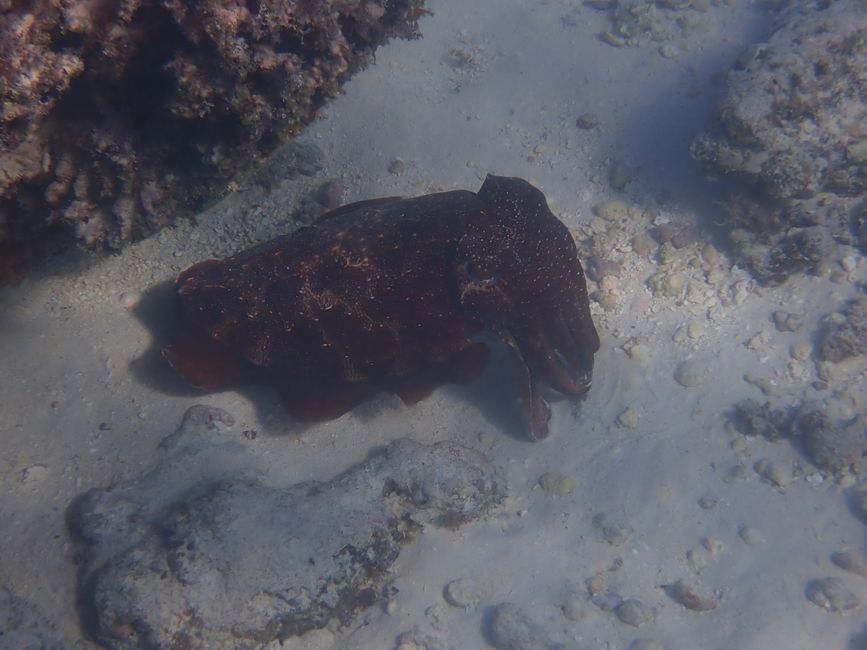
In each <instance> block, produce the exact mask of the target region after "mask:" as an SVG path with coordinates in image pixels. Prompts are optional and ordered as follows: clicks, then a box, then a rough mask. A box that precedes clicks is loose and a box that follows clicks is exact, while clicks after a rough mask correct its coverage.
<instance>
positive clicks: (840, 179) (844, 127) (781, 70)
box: [692, 0, 867, 284]
mask: <svg viewBox="0 0 867 650" xmlns="http://www.w3.org/2000/svg"><path fill="white" fill-rule="evenodd" d="M865 69H867V11H865V6H864V2H863V0H839V1H838V2H830V3H829V2H821V1H817V0H803V1H800V2H796V3H793V4H792V5H791V6H790V7H789V9H787V10H786V11H784V12H783V13H782V14H781V17H780V19H779V21H778V24H777V27H776V29H775V31H774V32H773V33H772V34H771V35H770V37H769V38H768V39H767V40H766V41H765V42H762V43H758V44H756V45H754V46H752V47H750V48H748V49H747V50H746V51H745V52H743V53H742V54H741V55H740V56H739V57H738V59H737V60H736V61H735V64H734V66H733V69H732V70H730V71H729V72H728V74H727V76H726V78H725V84H724V90H723V93H722V96H721V98H720V100H719V102H718V105H717V107H716V110H715V113H714V116H713V119H712V121H711V124H710V125H709V128H708V129H707V130H706V131H705V132H704V133H702V134H701V135H699V136H698V137H697V138H696V139H695V140H694V141H693V143H692V154H693V156H694V157H695V158H696V159H697V160H698V161H700V162H701V163H702V165H703V166H704V168H705V170H706V171H707V172H708V173H709V174H710V175H711V176H714V177H728V178H730V179H732V180H733V181H734V182H735V186H736V191H735V193H734V194H733V197H732V200H731V202H730V204H729V209H728V211H727V215H726V216H727V221H728V224H729V226H730V228H732V229H734V230H736V232H737V233H738V234H737V238H736V241H735V243H736V249H737V253H738V255H739V257H740V258H741V260H743V261H744V262H745V264H746V265H747V266H748V267H750V268H751V269H752V270H753V271H754V272H755V274H756V276H757V278H758V279H759V280H761V281H762V282H765V283H769V284H773V283H777V282H780V281H782V280H783V279H785V278H786V277H787V276H788V275H791V274H792V273H795V272H800V271H804V270H811V269H813V268H814V267H815V266H816V264H817V261H816V259H814V258H815V257H816V256H818V257H822V256H823V255H824V256H827V251H828V250H829V249H828V247H827V246H825V245H824V244H823V245H816V242H818V241H819V239H817V236H816V235H815V234H813V235H810V236H809V239H810V241H808V242H806V247H807V249H809V252H808V254H807V255H803V254H796V255H791V253H793V252H797V251H799V250H800V249H801V248H803V246H801V244H803V243H804V242H803V241H802V240H803V239H804V237H805V235H804V234H803V233H806V232H809V229H810V228H812V227H816V226H818V227H821V228H822V229H823V230H825V231H826V235H825V236H826V237H827V238H828V239H834V240H837V241H841V242H844V243H849V244H851V243H857V242H858V238H859V229H860V228H862V225H861V224H860V223H859V222H858V215H857V214H856V212H857V210H856V207H857V206H858V205H859V204H860V203H861V202H862V201H863V200H864V199H865V198H867V126H865V125H867V77H865V75H864V70H865ZM805 229H807V230H805ZM861 240H862V241H861V244H862V245H863V237H861ZM823 251H824V252H823ZM790 257H792V261H791V263H789V262H788V260H789V258H790Z"/></svg>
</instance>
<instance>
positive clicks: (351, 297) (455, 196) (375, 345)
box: [163, 176, 599, 440]
mask: <svg viewBox="0 0 867 650" xmlns="http://www.w3.org/2000/svg"><path fill="white" fill-rule="evenodd" d="M175 290H176V294H177V300H178V304H179V306H180V310H181V315H182V318H183V322H184V324H185V329H184V330H183V333H182V334H181V335H180V336H179V337H178V338H177V339H176V340H175V341H174V342H173V343H172V344H171V345H169V346H167V347H166V348H164V349H163V355H164V356H165V358H166V359H167V360H168V362H169V363H170V364H171V365H172V366H173V367H174V368H175V369H176V370H177V371H178V372H179V373H180V374H181V375H182V376H183V377H184V378H185V379H186V380H187V381H189V382H190V383H191V384H193V385H195V386H198V387H201V388H203V389H210V390H214V389H220V388H225V387H229V386H232V385H237V384H241V383H246V382H261V383H269V384H273V385H275V386H276V387H277V389H278V390H279V392H280V394H281V396H282V398H283V401H284V403H285V406H286V409H287V411H288V412H289V414H290V415H292V416H294V417H297V418H300V419H304V420H311V421H319V420H328V419H332V418H336V417H338V416H340V415H342V414H343V413H345V412H347V411H348V410H350V409H352V408H353V407H354V406H356V405H357V404H359V403H360V402H362V401H364V400H366V399H367V398H369V397H371V396H372V395H374V394H376V393H378V392H380V391H391V392H393V393H396V394H397V395H398V396H400V397H401V398H402V399H403V401H404V402H406V403H414V402H417V401H418V400H420V399H422V398H423V397H425V396H426V395H428V394H429V393H430V392H431V391H432V390H434V388H436V387H437V386H439V385H441V384H444V383H448V382H456V383H461V382H466V381H468V380H470V379H472V378H473V377H475V376H476V375H478V374H479V373H480V372H481V370H482V368H483V367H484V365H485V363H486V362H487V360H488V358H489V356H490V351H489V349H488V347H487V345H486V344H485V343H483V342H481V341H479V340H478V338H479V335H480V334H481V333H482V332H484V331H488V332H490V333H492V334H493V335H494V336H495V337H497V338H499V339H500V340H501V341H502V342H503V343H504V344H505V345H506V347H507V348H508V351H509V354H510V357H511V361H512V368H513V372H514V378H515V382H516V385H517V393H518V405H519V410H520V414H521V416H522V419H523V421H524V425H525V428H526V431H527V433H528V434H529V436H530V437H531V438H532V439H534V440H539V439H541V438H544V437H545V436H546V435H547V434H548V421H549V419H550V408H549V406H548V403H547V402H546V400H545V398H544V397H543V395H542V389H541V388H542V387H541V380H544V382H545V383H547V384H548V385H550V386H551V387H552V388H554V389H556V390H557V391H559V392H561V393H564V394H567V395H580V394H582V393H584V392H586V391H587V390H588V388H589V387H590V381H591V376H592V371H593V355H594V353H595V352H596V351H597V350H598V349H599V337H598V335H597V333H596V328H595V327H594V326H593V321H592V319H591V317H590V307H589V301H588V297H587V286H586V282H585V280H584V272H583V270H582V268H581V264H580V262H579V261H578V256H577V251H576V248H575V242H574V241H573V239H572V236H571V235H570V234H569V231H568V229H567V228H566V226H565V225H563V223H562V222H561V221H560V220H559V219H557V217H555V216H554V215H553V214H552V213H551V211H550V210H549V209H548V205H547V203H546V201H545V197H544V195H543V194H542V192H540V191H539V190H538V189H536V188H535V187H533V186H532V185H530V184H529V183H528V182H526V181H524V180H521V179H518V178H505V177H499V176H488V177H487V179H486V180H485V182H484V184H483V185H482V187H481V189H480V190H479V191H478V192H475V193H473V192H469V191H465V190H459V191H453V192H442V193H438V194H428V195H426V196H420V197H416V198H409V199H403V198H383V199H374V200H370V201H361V202H359V203H353V204H350V205H346V206H343V207H340V208H337V209H336V210H333V211H331V212H329V213H326V214H324V215H323V216H322V217H320V218H319V219H318V220H317V221H316V222H315V223H314V224H312V225H310V226H307V227H303V228H300V229H299V230H296V231H295V232H293V233H291V234H289V235H285V236H283V237H278V238H276V239H273V240H271V241H269V242H266V243H263V244H260V245H258V246H254V247H253V248H250V249H248V250H245V251H242V252H240V253H238V254H237V255H233V256H232V257H229V258H226V259H223V260H207V261H205V262H201V263H199V264H196V265H195V266H193V267H191V268H189V269H187V270H186V271H184V272H183V273H181V275H180V276H179V277H178V279H177V283H176V285H175Z"/></svg>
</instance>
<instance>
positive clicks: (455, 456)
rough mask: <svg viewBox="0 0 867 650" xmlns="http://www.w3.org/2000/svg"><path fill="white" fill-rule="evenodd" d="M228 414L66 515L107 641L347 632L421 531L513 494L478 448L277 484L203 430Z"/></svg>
mask: <svg viewBox="0 0 867 650" xmlns="http://www.w3.org/2000/svg"><path fill="white" fill-rule="evenodd" d="M196 409H197V410H196ZM214 412H216V414H217V417H216V418H214V417H210V416H209V415H208V414H209V413H210V414H211V415H213V413H214ZM221 414H222V412H221V411H219V409H208V408H206V407H194V409H193V410H191V411H190V413H189V414H188V416H187V418H186V420H185V424H184V425H182V427H181V429H180V430H179V432H178V433H176V434H174V435H173V436H171V437H170V438H168V439H167V441H168V443H167V445H166V446H167V447H170V448H168V449H166V450H165V451H164V457H163V458H162V459H161V461H160V462H159V463H158V464H157V465H156V466H155V467H154V468H153V469H151V470H150V471H148V472H146V473H144V474H143V475H142V476H140V477H137V478H134V479H131V480H130V481H128V482H126V483H122V484H120V485H117V486H114V487H112V488H107V489H97V490H92V491H90V492H88V493H85V494H84V495H82V496H81V497H79V498H78V499H77V500H76V501H75V502H74V503H73V505H72V506H71V509H70V513H69V520H70V525H71V527H72V529H73V530H74V532H75V533H76V534H77V536H78V537H79V538H80V539H81V540H82V542H83V545H84V549H83V550H84V557H85V563H84V566H83V568H82V573H81V578H80V596H81V602H82V605H83V607H84V608H85V610H86V618H87V619H88V620H89V621H91V632H92V634H93V635H94V637H95V638H96V639H97V640H98V641H99V642H100V643H102V644H104V645H106V646H107V647H110V648H140V647H154V648H157V647H159V648H172V647H184V648H202V649H204V648H208V649H214V648H258V647H261V646H262V645H264V644H265V643H267V642H269V641H271V640H274V639H283V638H286V637H288V636H292V635H299V634H302V633H304V632H306V631H308V630H311V629H316V628H321V627H324V626H325V625H326V624H327V623H328V622H329V620H331V619H336V620H337V621H340V622H342V623H347V622H349V621H350V620H352V617H353V615H354V614H355V613H356V612H357V611H358V610H359V609H361V608H363V607H366V606H369V605H371V604H373V603H374V602H376V601H377V600H378V598H379V597H380V595H381V593H382V590H383V587H384V585H385V582H386V579H387V576H386V572H387V571H388V570H389V568H390V567H391V566H392V565H393V563H394V561H395V560H396V559H397V557H398V555H399V554H400V551H401V548H402V547H403V546H404V545H405V544H407V543H408V542H410V541H411V540H412V539H413V537H414V536H415V535H416V534H417V533H418V532H419V530H421V529H422V528H423V527H424V526H425V525H428V524H432V525H448V526H458V525H461V524H462V523H464V522H466V521H469V520H471V519H474V518H477V517H480V516H482V515H483V514H484V513H486V512H487V511H489V510H490V509H491V508H492V507H493V506H494V505H496V504H497V503H498V502H499V501H500V499H501V498H502V496H503V487H502V482H501V480H500V479H499V477H498V474H497V472H496V471H495V469H494V468H493V467H492V466H491V465H490V464H489V463H488V462H487V461H486V459H485V458H484V456H483V455H482V454H480V453H478V452H475V451H473V450H470V449H467V448H465V447H462V446H460V445H458V444H457V443H454V442H449V441H446V442H440V443H437V444H434V445H430V446H425V445H422V444H419V443H416V442H413V441H411V440H408V439H401V440H397V441H394V442H392V443H391V444H389V445H388V446H387V447H386V448H385V449H384V450H383V451H382V452H381V453H379V454H376V455H374V456H372V457H370V458H369V459H368V460H366V461H364V462H363V463H361V464H360V465H357V466H355V467H353V468H351V469H349V470H347V471H346V472H344V473H342V474H340V475H339V476H337V477H336V478H334V479H332V480H330V481H326V482H315V481H311V482H305V483H299V484H296V485H292V486H289V487H282V488H276V487H271V486H270V485H268V484H267V483H266V482H265V481H264V479H263V478H262V476H261V475H259V474H258V471H257V469H256V464H255V461H254V460H253V458H252V454H251V453H250V452H248V451H247V450H246V449H245V448H244V446H243V444H242V443H241V442H240V441H241V440H242V437H241V436H240V434H238V435H234V434H232V433H231V432H229V433H227V434H226V435H220V434H219V431H215V430H214V427H213V426H212V427H211V430H207V426H210V425H212V424H213V423H214V422H216V423H217V426H216V428H217V429H220V428H226V426H225V424H224V422H225V420H226V419H225V418H224V417H223V416H222V415H221ZM202 423H205V425H206V426H203V425H202ZM202 434H204V435H202Z"/></svg>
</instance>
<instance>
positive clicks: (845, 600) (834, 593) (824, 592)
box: [806, 578, 861, 613]
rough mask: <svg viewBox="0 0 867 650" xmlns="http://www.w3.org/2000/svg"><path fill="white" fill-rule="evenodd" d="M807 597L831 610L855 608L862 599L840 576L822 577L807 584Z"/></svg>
mask: <svg viewBox="0 0 867 650" xmlns="http://www.w3.org/2000/svg"><path fill="white" fill-rule="evenodd" d="M806 595H807V599H808V600H809V601H810V602H811V603H813V604H814V605H816V606H817V607H821V608H822V609H827V610H828V611H829V612H838V613H841V612H847V611H849V610H850V609H855V608H856V607H858V606H859V605H860V604H861V601H860V600H859V599H858V596H856V595H855V594H854V593H853V592H852V591H851V590H850V589H849V588H848V587H847V586H846V583H845V582H843V580H841V579H840V578H821V579H819V580H813V581H811V582H810V583H809V584H808V585H807V590H806Z"/></svg>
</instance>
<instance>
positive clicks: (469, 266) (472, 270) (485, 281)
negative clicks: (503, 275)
mask: <svg viewBox="0 0 867 650" xmlns="http://www.w3.org/2000/svg"><path fill="white" fill-rule="evenodd" d="M464 272H465V273H466V274H467V277H468V278H469V279H470V280H472V281H473V282H474V283H475V284H479V285H481V286H483V287H490V286H496V284H497V282H499V281H500V273H499V272H498V271H489V270H488V269H485V268H482V267H480V266H479V265H478V264H476V263H475V262H464Z"/></svg>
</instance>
